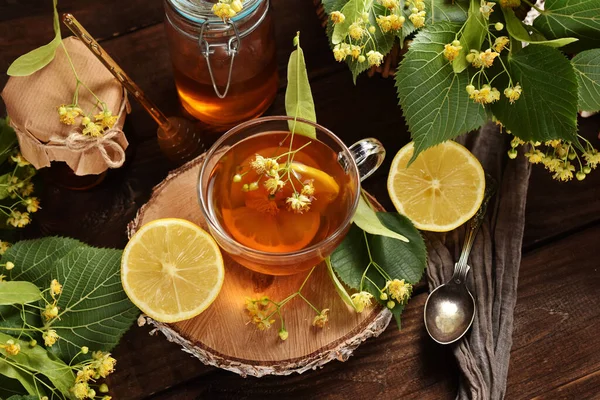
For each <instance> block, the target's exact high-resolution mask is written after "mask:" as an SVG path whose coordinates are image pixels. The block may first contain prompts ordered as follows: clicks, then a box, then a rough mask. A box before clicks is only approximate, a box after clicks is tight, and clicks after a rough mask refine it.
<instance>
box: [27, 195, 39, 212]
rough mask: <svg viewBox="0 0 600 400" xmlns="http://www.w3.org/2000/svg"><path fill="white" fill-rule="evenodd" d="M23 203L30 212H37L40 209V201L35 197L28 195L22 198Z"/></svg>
mask: <svg viewBox="0 0 600 400" xmlns="http://www.w3.org/2000/svg"><path fill="white" fill-rule="evenodd" d="M23 204H24V205H26V206H27V211H28V212H30V213H34V212H37V210H39V209H40V201H39V200H38V198H37V197H30V198H28V199H25V200H23Z"/></svg>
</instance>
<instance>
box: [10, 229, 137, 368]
mask: <svg viewBox="0 0 600 400" xmlns="http://www.w3.org/2000/svg"><path fill="white" fill-rule="evenodd" d="M121 254H122V252H121V251H120V250H111V249H96V248H92V247H88V246H86V245H84V244H83V243H81V242H78V241H76V240H73V239H64V238H53V237H50V238H44V239H39V240H30V241H22V242H18V243H16V244H15V245H14V246H12V247H11V248H10V249H9V250H8V251H7V252H6V253H5V254H4V256H3V258H2V262H6V261H12V262H13V263H14V264H15V268H14V269H13V270H11V273H12V274H13V275H14V277H12V278H13V280H14V279H15V278H17V277H18V278H19V279H21V280H27V281H30V282H33V283H35V284H36V285H37V286H38V287H39V288H40V289H45V288H48V286H49V285H50V282H51V280H52V279H57V280H58V281H59V282H60V283H61V284H62V285H63V291H62V294H61V295H60V297H59V299H58V304H57V305H58V307H59V312H60V314H59V316H60V320H59V319H55V320H52V322H51V324H50V327H51V328H52V329H55V330H56V331H57V333H58V335H59V336H60V339H59V340H58V341H57V342H56V344H55V345H54V346H52V352H54V353H55V354H56V355H57V356H59V357H60V358H61V359H63V360H65V361H67V360H69V361H70V360H71V359H72V358H73V357H74V356H75V355H76V354H77V353H78V352H79V349H80V347H81V346H88V347H89V348H90V349H93V350H103V351H110V350H111V349H112V348H114V346H115V345H116V344H117V343H118V341H119V339H120V338H121V336H122V335H123V334H124V333H125V332H126V331H127V329H128V328H129V327H130V326H131V324H132V323H133V322H134V321H135V319H136V317H137V315H138V314H139V311H138V309H137V308H136V307H135V306H134V305H133V304H132V303H131V302H130V301H129V299H128V298H127V296H126V294H125V292H124V291H123V288H122V286H121V278H120V268H121Z"/></svg>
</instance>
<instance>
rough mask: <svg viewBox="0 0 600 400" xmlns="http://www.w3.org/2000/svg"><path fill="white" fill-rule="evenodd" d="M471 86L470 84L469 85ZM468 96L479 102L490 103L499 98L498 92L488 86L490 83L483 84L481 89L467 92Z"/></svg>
mask: <svg viewBox="0 0 600 400" xmlns="http://www.w3.org/2000/svg"><path fill="white" fill-rule="evenodd" d="M470 86H472V85H470ZM469 97H470V98H471V99H473V101H475V103H479V104H482V105H483V104H491V103H493V102H495V101H498V100H500V92H499V91H498V89H496V88H492V87H490V85H483V86H482V87H481V89H479V90H477V89H474V90H472V91H471V93H469Z"/></svg>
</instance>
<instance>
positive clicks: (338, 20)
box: [331, 11, 346, 24]
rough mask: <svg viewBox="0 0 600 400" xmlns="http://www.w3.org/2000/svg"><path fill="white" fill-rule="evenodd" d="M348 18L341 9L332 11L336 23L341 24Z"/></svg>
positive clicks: (332, 17)
mask: <svg viewBox="0 0 600 400" xmlns="http://www.w3.org/2000/svg"><path fill="white" fill-rule="evenodd" d="M344 20H346V16H345V15H344V14H342V13H341V12H339V11H334V12H332V13H331V21H332V22H333V23H334V24H341V23H342V22H344Z"/></svg>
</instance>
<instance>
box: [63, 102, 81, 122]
mask: <svg viewBox="0 0 600 400" xmlns="http://www.w3.org/2000/svg"><path fill="white" fill-rule="evenodd" d="M80 115H83V111H82V110H81V108H79V107H72V106H64V105H63V106H60V107H58V117H59V120H60V122H61V123H63V124H65V125H73V124H74V123H75V118H77V117H79V116H80Z"/></svg>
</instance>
